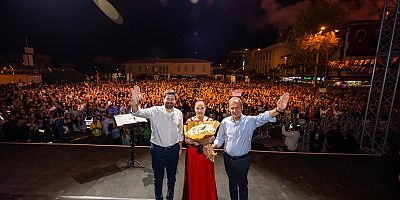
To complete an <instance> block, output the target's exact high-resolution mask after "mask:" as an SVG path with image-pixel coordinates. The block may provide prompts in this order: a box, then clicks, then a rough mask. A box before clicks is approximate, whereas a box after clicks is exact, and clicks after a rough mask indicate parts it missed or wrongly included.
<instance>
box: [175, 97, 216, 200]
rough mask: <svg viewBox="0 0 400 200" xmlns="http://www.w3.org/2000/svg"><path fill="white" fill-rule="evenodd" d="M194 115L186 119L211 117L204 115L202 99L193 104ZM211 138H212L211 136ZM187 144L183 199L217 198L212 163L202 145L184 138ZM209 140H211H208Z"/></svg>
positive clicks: (208, 119)
mask: <svg viewBox="0 0 400 200" xmlns="http://www.w3.org/2000/svg"><path fill="white" fill-rule="evenodd" d="M194 109H195V112H196V116H194V117H191V118H189V119H188V120H187V121H188V122H190V121H194V122H204V121H213V119H211V118H209V117H207V116H204V114H205V112H206V107H205V104H204V102H203V101H197V102H196V103H195V105H194ZM211 139H213V138H211ZM185 142H186V143H187V144H188V146H187V151H186V164H185V177H184V183H183V194H182V199H183V200H196V199H198V200H204V199H207V200H214V199H217V187H216V184H215V175H214V163H213V162H212V161H211V160H209V159H207V157H206V156H205V155H204V153H203V146H202V145H200V144H199V143H197V142H195V141H193V140H191V139H189V138H185ZM210 142H211V141H210Z"/></svg>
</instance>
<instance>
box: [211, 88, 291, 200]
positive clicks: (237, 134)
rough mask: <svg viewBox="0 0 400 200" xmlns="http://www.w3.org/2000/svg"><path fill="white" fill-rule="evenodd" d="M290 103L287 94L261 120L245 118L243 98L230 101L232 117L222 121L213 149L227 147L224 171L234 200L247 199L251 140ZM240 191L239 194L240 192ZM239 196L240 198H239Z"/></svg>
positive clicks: (233, 98)
mask: <svg viewBox="0 0 400 200" xmlns="http://www.w3.org/2000/svg"><path fill="white" fill-rule="evenodd" d="M288 100H289V93H285V94H284V95H283V96H282V97H281V98H280V99H279V100H278V102H277V107H276V108H275V109H273V110H269V111H266V112H264V113H262V114H260V115H258V116H247V115H243V114H242V110H243V104H242V101H241V100H240V98H238V97H232V98H231V99H230V100H229V103H228V105H229V111H230V113H231V116H230V117H226V118H225V119H223V120H222V122H221V125H220V127H219V131H218V134H217V137H216V138H215V140H214V147H221V146H222V144H224V143H225V145H224V151H225V153H224V164H225V171H226V174H227V175H228V178H229V194H230V197H231V199H233V200H236V199H238V197H240V200H246V199H248V188H247V185H248V182H247V173H248V172H249V169H250V156H249V152H250V149H251V138H252V136H253V131H254V130H255V129H256V128H257V127H259V126H262V125H263V124H265V123H267V122H275V121H276V119H275V116H277V115H279V114H280V113H283V110H284V109H285V108H286V106H287V102H288ZM238 188H239V190H238ZM238 193H239V195H238Z"/></svg>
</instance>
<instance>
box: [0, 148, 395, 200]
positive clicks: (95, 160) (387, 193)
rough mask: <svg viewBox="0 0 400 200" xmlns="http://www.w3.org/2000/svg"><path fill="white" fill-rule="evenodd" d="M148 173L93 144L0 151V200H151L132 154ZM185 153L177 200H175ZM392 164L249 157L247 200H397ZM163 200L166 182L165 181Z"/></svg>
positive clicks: (121, 151)
mask: <svg viewBox="0 0 400 200" xmlns="http://www.w3.org/2000/svg"><path fill="white" fill-rule="evenodd" d="M136 151H137V160H138V161H140V162H141V163H142V164H143V165H144V166H145V167H146V168H129V169H126V170H123V171H120V168H121V167H123V166H124V165H125V161H126V160H127V159H128V158H129V155H130V154H129V148H128V147H122V146H94V145H57V144H50V145H41V144H0V162H1V165H0V177H1V182H0V199H19V200H23V199H30V200H31V199H38V200H42V199H153V198H154V194H153V174H152V170H151V162H150V155H149V149H148V148H147V147H137V148H136ZM218 154H219V155H218V157H217V158H216V161H215V176H216V182H217V191H218V199H220V200H224V199H230V198H229V191H228V178H227V176H226V174H225V170H224V164H223V159H222V156H221V155H222V152H218ZM184 158H185V151H184V152H183V153H182V155H181V157H180V161H179V164H178V173H177V182H176V186H175V199H181V195H182V189H183V173H184V163H185V159H184ZM394 167H395V165H394V162H393V160H391V159H390V158H388V157H386V156H368V155H315V154H289V153H273V152H263V153H262V152H252V153H251V166H250V172H249V175H248V179H249V199H262V200H264V199H270V200H274V199H291V200H292V199H296V200H303V199H307V200H309V199H311V200H313V199H363V200H365V199H385V200H388V199H399V197H400V185H399V184H398V182H396V174H395V173H396V170H395V168H394ZM163 189H164V195H165V191H166V180H165V181H164V187H163Z"/></svg>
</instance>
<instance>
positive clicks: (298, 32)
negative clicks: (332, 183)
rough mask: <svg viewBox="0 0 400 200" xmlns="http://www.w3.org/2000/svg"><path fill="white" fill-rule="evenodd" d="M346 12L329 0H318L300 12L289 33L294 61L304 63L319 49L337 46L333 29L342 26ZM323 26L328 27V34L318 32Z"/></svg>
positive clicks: (326, 49)
mask: <svg viewBox="0 0 400 200" xmlns="http://www.w3.org/2000/svg"><path fill="white" fill-rule="evenodd" d="M344 13H345V12H344V11H342V9H341V8H340V6H339V4H338V3H334V2H330V1H327V0H317V1H315V2H314V3H312V4H310V5H309V6H308V7H307V8H306V9H304V10H303V11H302V12H300V14H299V15H298V16H297V18H296V22H295V24H294V25H293V27H292V30H291V31H290V35H289V43H290V46H291V50H292V53H293V61H294V62H295V63H304V62H305V60H306V59H307V58H308V57H309V56H313V55H314V54H313V53H315V52H316V51H317V50H319V51H325V52H326V51H328V50H329V48H332V47H334V46H337V39H333V38H336V36H335V35H334V34H335V33H334V32H332V31H333V30H335V29H339V28H340V27H341V26H342V24H343V19H344ZM321 26H325V27H327V31H328V33H327V34H323V33H322V34H321V33H320V34H316V33H317V32H318V31H320V28H321ZM333 36H334V37H333Z"/></svg>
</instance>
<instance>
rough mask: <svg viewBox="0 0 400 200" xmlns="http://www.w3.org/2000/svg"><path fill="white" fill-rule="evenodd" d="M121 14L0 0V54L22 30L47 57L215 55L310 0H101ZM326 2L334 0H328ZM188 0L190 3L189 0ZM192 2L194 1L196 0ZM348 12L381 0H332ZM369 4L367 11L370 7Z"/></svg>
mask: <svg viewBox="0 0 400 200" xmlns="http://www.w3.org/2000/svg"><path fill="white" fill-rule="evenodd" d="M108 1H109V2H110V3H111V4H112V5H113V6H114V7H115V8H116V9H117V10H118V12H119V13H120V14H121V16H122V18H123V23H122V24H117V23H114V22H113V21H112V20H111V19H110V18H108V17H107V16H106V15H105V14H104V13H103V12H102V11H101V10H100V9H99V8H98V7H97V5H96V4H95V2H94V1H93V0H1V2H0V17H1V18H0V27H1V29H0V30H1V31H0V54H6V53H8V52H21V51H22V50H23V47H24V46H25V37H27V38H28V43H29V46H30V47H33V48H34V49H35V52H36V53H39V54H46V55H50V56H51V57H52V61H53V64H55V65H57V64H62V63H65V62H87V61H90V60H92V59H93V58H94V57H96V56H110V57H115V58H117V59H121V60H127V59H135V58H143V57H155V56H158V57H196V58H200V59H208V60H211V61H213V62H216V63H218V62H220V61H222V60H223V59H224V58H225V57H226V55H227V54H228V53H229V50H231V49H235V48H259V47H265V46H267V45H270V44H273V43H274V42H275V40H276V27H277V26H288V25H290V24H291V23H293V21H294V18H295V14H296V13H297V12H298V10H300V9H301V8H304V7H305V6H306V5H308V4H309V3H310V1H307V0H306V1H301V0H300V1H296V0H169V1H168V0H108ZM330 1H333V2H336V1H339V0H330ZM193 2H194V3H193ZM196 2H197V3H196ZM340 2H343V5H346V6H347V7H349V8H350V7H351V8H353V11H352V12H349V18H352V19H358V18H362V19H371V18H374V17H376V12H373V11H374V10H375V11H376V8H379V9H382V6H381V4H382V2H383V0H378V1H373V0H358V1H356V0H352V1H340ZM371 10H372V11H371Z"/></svg>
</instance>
